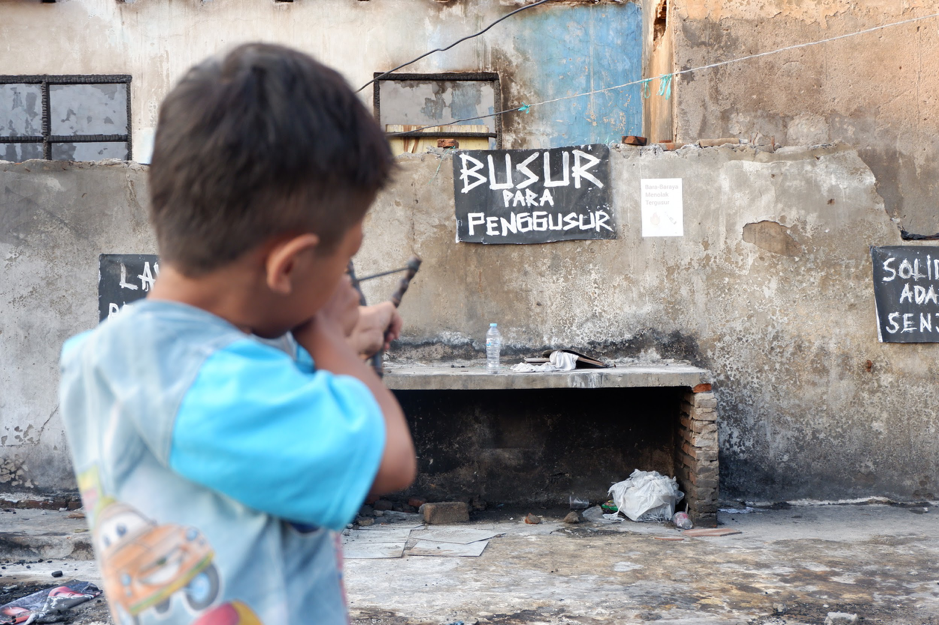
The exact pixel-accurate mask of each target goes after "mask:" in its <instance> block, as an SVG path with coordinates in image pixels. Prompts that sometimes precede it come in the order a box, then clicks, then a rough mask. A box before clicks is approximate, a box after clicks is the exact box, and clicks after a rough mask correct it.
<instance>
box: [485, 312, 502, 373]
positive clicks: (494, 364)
mask: <svg viewBox="0 0 939 625" xmlns="http://www.w3.org/2000/svg"><path fill="white" fill-rule="evenodd" d="M501 349H502V335H501V334H499V324H497V323H490V324H489V332H486V370H487V371H489V373H499V351H500V350H501Z"/></svg>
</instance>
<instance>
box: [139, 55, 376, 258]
mask: <svg viewBox="0 0 939 625" xmlns="http://www.w3.org/2000/svg"><path fill="white" fill-rule="evenodd" d="M392 164H393V159H392V156H391V151H390V149H389V147H388V143H387V141H386V140H385V136H384V133H383V132H382V130H381V128H379V126H378V124H377V123H376V122H375V120H374V118H373V117H372V115H371V114H369V112H368V111H367V110H366V109H365V107H364V106H363V105H362V103H361V102H360V101H359V99H358V98H357V97H356V96H355V94H354V93H353V92H352V90H351V89H350V88H349V86H348V84H347V83H346V81H345V80H344V79H343V78H342V77H341V76H340V75H339V74H338V73H337V72H335V71H333V70H331V69H329V68H328V67H325V66H324V65H321V64H320V63H317V62H316V61H314V60H313V59H312V58H310V57H309V56H307V55H306V54H303V53H301V52H298V51H296V50H291V49H289V48H285V47H282V46H277V45H269V44H247V45H242V46H239V47H238V48H235V50H233V51H232V52H230V53H229V54H227V55H225V57H224V58H221V59H218V58H211V59H209V60H207V61H204V62H203V63H201V64H199V65H197V66H195V67H193V68H192V69H190V70H189V72H188V73H187V74H186V76H185V77H184V78H183V79H182V81H180V83H179V84H178V85H176V87H175V88H174V89H173V90H172V91H171V92H170V93H169V95H168V96H167V97H166V99H165V100H164V101H163V104H162V106H161V107H160V121H159V124H158V127H157V131H156V137H155V140H154V148H153V157H152V160H151V164H150V195H151V208H150V217H151V220H152V222H153V225H154V228H155V229H156V235H157V241H158V243H159V247H160V255H161V257H162V258H163V259H164V260H165V261H167V262H168V263H170V264H172V265H174V266H175V267H176V268H177V269H179V270H180V271H182V272H183V273H185V274H187V275H199V274H203V273H206V272H208V271H211V270H213V269H216V268H218V267H221V266H223V265H225V264H227V263H229V262H231V261H233V260H235V259H236V258H238V257H239V256H241V255H242V254H243V253H245V252H247V251H248V250H250V249H252V248H254V247H256V246H257V245H258V244H260V243H262V242H263V241H265V240H267V239H269V238H271V237H274V236H277V235H279V234H284V233H292V232H296V233H298V234H299V233H304V232H313V233H315V234H316V235H318V236H319V237H320V241H321V248H320V249H321V250H322V251H325V252H329V251H331V249H332V246H333V245H335V244H336V243H337V242H338V241H339V240H340V239H341V237H342V236H343V235H344V233H345V232H346V230H348V228H349V227H350V226H352V224H354V223H355V222H356V221H358V220H359V219H361V218H362V217H363V216H364V214H365V211H366V210H367V209H368V200H369V199H370V198H371V196H372V194H373V193H375V192H376V191H378V189H380V188H381V187H382V185H383V184H384V183H385V182H386V180H387V179H388V175H389V172H390V171H391V168H392Z"/></svg>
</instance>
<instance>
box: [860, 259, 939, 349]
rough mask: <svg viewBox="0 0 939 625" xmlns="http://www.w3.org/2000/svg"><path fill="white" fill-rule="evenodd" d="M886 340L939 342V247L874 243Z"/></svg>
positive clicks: (876, 284) (879, 313)
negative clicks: (875, 244)
mask: <svg viewBox="0 0 939 625" xmlns="http://www.w3.org/2000/svg"><path fill="white" fill-rule="evenodd" d="M871 260H872V261H873V263H874V301H875V302H876V303H877V331H878V334H879V335H880V340H881V342H882V343H939V247H918V246H916V247H914V246H896V247H872V248H871Z"/></svg>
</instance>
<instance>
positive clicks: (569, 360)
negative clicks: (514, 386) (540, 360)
mask: <svg viewBox="0 0 939 625" xmlns="http://www.w3.org/2000/svg"><path fill="white" fill-rule="evenodd" d="M576 366H577V355H576V354H572V353H570V352H564V351H561V350H557V351H554V352H551V356H549V357H548V362H546V363H544V364H540V365H533V364H531V363H527V362H522V363H519V364H517V365H515V366H514V367H512V371H516V372H518V373H545V372H550V371H572V370H573V369H574V368H575V367H576Z"/></svg>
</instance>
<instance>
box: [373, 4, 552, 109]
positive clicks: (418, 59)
mask: <svg viewBox="0 0 939 625" xmlns="http://www.w3.org/2000/svg"><path fill="white" fill-rule="evenodd" d="M545 2H552V0H538V2H534V3H532V4H529V5H526V6H523V7H522V8H520V9H515V10H514V11H512V12H511V13H506V14H505V15H503V16H502V17H500V18H499V19H497V20H496V21H494V22H493V23H491V24H489V26H486V27H485V28H483V29H482V30H481V31H479V32H478V33H474V34H472V35H467V36H466V37H463V38H462V39H459V40H457V41H454V42H453V43H451V44H450V45H449V46H447V47H446V48H436V49H435V50H431V51H430V52H425V53H424V54H422V55H420V56H419V57H417V58H416V59H414V60H413V61H408V62H407V63H402V64H401V65H399V66H397V67H396V68H394V69H389V70H388V71H387V72H385V73H384V74H380V75H378V76H376V77H375V78H372V79H371V80H370V81H368V82H367V83H365V84H364V85H362V86H361V87H359V88H358V89H356V90H355V92H356V93H358V92H359V91H361V90H362V89H365V88H366V87H368V86H369V85H370V84H372V83H373V82H375V81H376V80H381V79H382V78H384V77H385V76H387V75H389V74H393V73H395V72H396V71H398V70H399V69H401V68H403V67H407V66H408V65H412V64H414V63H417V62H418V61H420V60H421V59H423V58H424V57H427V56H430V55H431V54H434V53H436V52H446V51H447V50H449V49H450V48H452V47H453V46H455V45H457V44H460V43H463V42H464V41H466V40H467V39H472V38H473V37H479V36H480V35H481V34H483V33H484V32H486V31H487V30H489V29H490V28H492V27H493V26H495V25H496V24H498V23H499V22H501V21H502V20H505V19H508V18H510V17H512V16H513V15H515V14H516V13H521V12H522V11H527V10H528V9H531V8H533V7H536V6H538V5H539V4H544V3H545Z"/></svg>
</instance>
